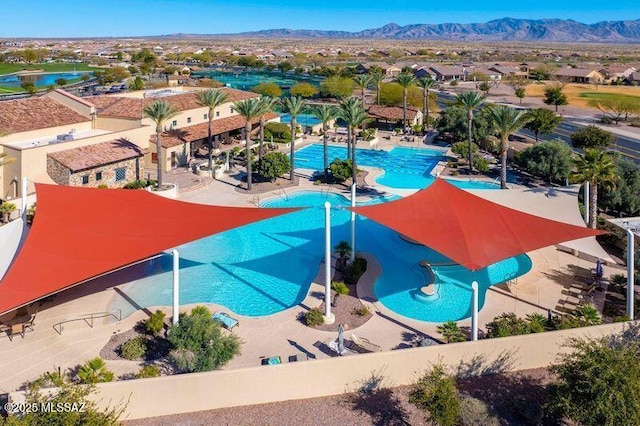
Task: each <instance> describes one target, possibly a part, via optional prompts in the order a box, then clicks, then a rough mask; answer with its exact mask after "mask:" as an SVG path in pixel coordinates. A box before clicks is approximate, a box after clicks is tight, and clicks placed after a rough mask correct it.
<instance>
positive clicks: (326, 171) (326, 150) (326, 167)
mask: <svg viewBox="0 0 640 426" xmlns="http://www.w3.org/2000/svg"><path fill="white" fill-rule="evenodd" d="M322 130H324V131H323V132H322V148H323V154H324V183H328V182H329V147H328V146H327V130H328V127H327V125H326V123H325V125H324V126H323V127H322Z"/></svg>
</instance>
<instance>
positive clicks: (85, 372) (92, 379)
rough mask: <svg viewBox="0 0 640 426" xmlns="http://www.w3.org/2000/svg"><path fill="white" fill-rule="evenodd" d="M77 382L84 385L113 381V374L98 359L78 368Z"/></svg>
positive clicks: (102, 361)
mask: <svg viewBox="0 0 640 426" xmlns="http://www.w3.org/2000/svg"><path fill="white" fill-rule="evenodd" d="M77 376H78V380H79V381H80V383H84V384H86V385H93V384H96V383H103V382H111V381H113V373H112V372H111V371H109V370H107V365H106V364H105V363H104V360H103V359H102V358H100V357H96V358H93V359H90V360H89V361H87V362H85V363H84V364H83V365H81V366H80V368H78V373H77Z"/></svg>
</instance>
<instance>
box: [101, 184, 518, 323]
mask: <svg viewBox="0 0 640 426" xmlns="http://www.w3.org/2000/svg"><path fill="white" fill-rule="evenodd" d="M384 200H385V199H383V198H379V199H374V200H373V201H371V202H369V203H376V202H382V201H384ZM325 201H329V202H331V204H332V206H334V207H335V208H333V209H332V212H331V220H332V229H331V232H332V239H333V241H334V242H335V243H337V242H339V241H341V240H348V238H349V229H350V227H349V217H350V213H349V211H348V210H345V209H343V207H344V206H347V205H349V200H348V199H347V198H345V197H343V196H342V195H340V194H334V193H330V194H326V193H325V194H322V193H320V192H315V191H298V192H295V193H293V194H289V195H286V196H285V195H283V196H275V197H273V198H271V199H268V200H265V201H264V202H263V203H262V204H261V205H262V206H263V207H281V206H288V207H292V206H297V207H301V206H314V207H313V208H309V209H304V210H301V211H298V212H294V213H290V214H287V215H284V216H279V217H276V218H273V219H269V220H266V221H262V222H258V223H254V224H251V225H247V226H244V227H241V228H238V229H234V230H230V231H227V232H224V233H221V234H217V235H214V236H211V237H208V238H204V239H201V240H198V241H194V242H192V243H189V244H185V245H183V246H180V247H178V250H179V251H180V255H181V260H180V303H181V304H191V303H217V304H221V305H224V306H226V307H227V308H228V309H229V310H230V311H232V312H234V313H237V314H241V315H247V316H264V315H269V314H273V313H276V312H280V311H282V310H285V309H287V308H290V307H293V306H295V305H297V304H299V303H300V302H301V301H302V300H303V299H304V298H305V296H306V294H307V292H308V289H309V283H310V282H311V281H312V280H313V278H314V277H315V276H316V274H317V273H318V267H319V264H320V262H321V261H322V257H323V254H324V208H323V207H321V206H322V205H323V204H324V202H325ZM356 232H357V249H358V250H359V251H364V252H368V253H372V254H373V255H375V256H376V257H377V259H378V260H379V262H380V263H381V264H382V270H383V272H382V275H381V276H380V278H379V279H378V281H377V282H376V284H375V287H374V290H375V293H376V295H377V296H378V298H379V300H380V302H381V303H382V304H383V305H385V306H386V307H388V308H389V309H391V310H393V311H395V312H397V313H399V314H401V315H404V316H407V317H409V318H414V319H418V320H422V321H430V322H442V321H446V320H458V319H462V318H466V317H468V316H469V315H470V312H469V306H470V303H471V302H470V301H471V292H470V283H471V281H473V280H477V281H478V283H479V284H480V289H481V291H480V306H482V305H483V303H484V293H485V291H486V289H487V288H488V287H489V286H490V285H492V284H495V283H498V282H502V281H503V280H504V277H505V276H509V277H511V276H515V275H521V274H522V273H524V272H526V271H527V270H528V268H530V261H529V260H528V258H527V257H526V256H518V257H516V258H513V259H507V260H505V261H503V262H499V263H497V264H495V265H492V266H490V267H488V268H485V269H483V270H480V271H477V272H471V271H468V270H466V269H464V268H462V267H460V266H455V267H446V268H449V269H447V270H445V269H442V270H440V269H437V268H436V269H437V274H438V276H439V277H440V278H441V281H439V282H441V283H439V284H438V287H439V288H438V292H439V295H440V298H439V299H438V300H437V301H435V303H432V302H424V301H420V300H418V299H417V298H416V297H415V290H416V289H418V288H420V287H421V286H422V285H424V276H423V274H422V272H421V271H420V270H419V269H417V268H419V267H418V266H417V264H418V262H420V260H423V259H429V261H430V262H440V263H442V262H448V259H446V258H445V257H444V256H442V255H440V254H438V253H436V252H434V251H433V250H431V249H428V248H426V247H424V246H421V245H416V244H411V243H409V242H407V241H404V240H402V239H401V238H399V237H398V234H397V233H396V232H394V231H392V230H390V229H389V228H386V227H384V226H382V225H379V224H377V223H375V222H373V221H370V220H368V219H366V218H362V217H360V216H358V217H357V220H356ZM527 265H529V266H528V268H527ZM443 268H445V267H443ZM132 271H133V272H132ZM131 273H135V274H137V276H138V277H137V279H135V280H133V281H131V282H129V283H127V284H124V285H122V286H121V290H120V292H119V293H120V294H119V295H116V296H114V300H113V302H112V304H111V307H110V309H122V312H123V315H125V316H126V315H129V314H130V313H132V312H133V311H135V310H137V309H141V308H143V307H149V306H168V305H171V301H172V284H171V258H170V256H168V255H166V256H163V257H161V258H159V259H155V260H152V261H148V262H144V263H142V264H140V265H138V266H136V267H134V269H133V270H131V271H129V272H128V274H129V276H130V274H131Z"/></svg>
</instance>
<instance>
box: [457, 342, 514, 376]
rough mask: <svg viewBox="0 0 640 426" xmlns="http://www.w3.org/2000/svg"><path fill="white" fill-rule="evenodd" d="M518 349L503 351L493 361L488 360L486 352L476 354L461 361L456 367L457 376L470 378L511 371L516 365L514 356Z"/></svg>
mask: <svg viewBox="0 0 640 426" xmlns="http://www.w3.org/2000/svg"><path fill="white" fill-rule="evenodd" d="M516 353H517V349H515V348H514V349H510V350H508V351H506V350H505V351H502V352H501V353H500V355H498V357H497V358H495V359H494V360H492V361H490V362H489V361H488V360H487V356H486V355H484V354H475V355H474V356H472V357H471V359H469V360H468V361H461V362H460V364H459V365H458V366H457V367H456V377H461V378H468V377H473V376H485V375H488V374H498V373H505V372H507V371H510V370H512V369H513V367H514V366H515V361H516V359H515V358H514V356H515V354H516Z"/></svg>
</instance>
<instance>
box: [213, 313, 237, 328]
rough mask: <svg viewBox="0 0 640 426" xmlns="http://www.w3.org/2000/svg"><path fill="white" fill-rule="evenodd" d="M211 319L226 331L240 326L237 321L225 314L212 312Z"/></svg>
mask: <svg viewBox="0 0 640 426" xmlns="http://www.w3.org/2000/svg"><path fill="white" fill-rule="evenodd" d="M211 318H213V319H214V320H216V321H218V322H219V323H220V324H222V326H223V327H224V328H226V329H227V330H232V329H233V327H235V326H237V325H240V322H239V321H238V320H237V319H235V318H231V317H230V316H229V314H227V313H225V312H214V313H213V314H212V315H211Z"/></svg>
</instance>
